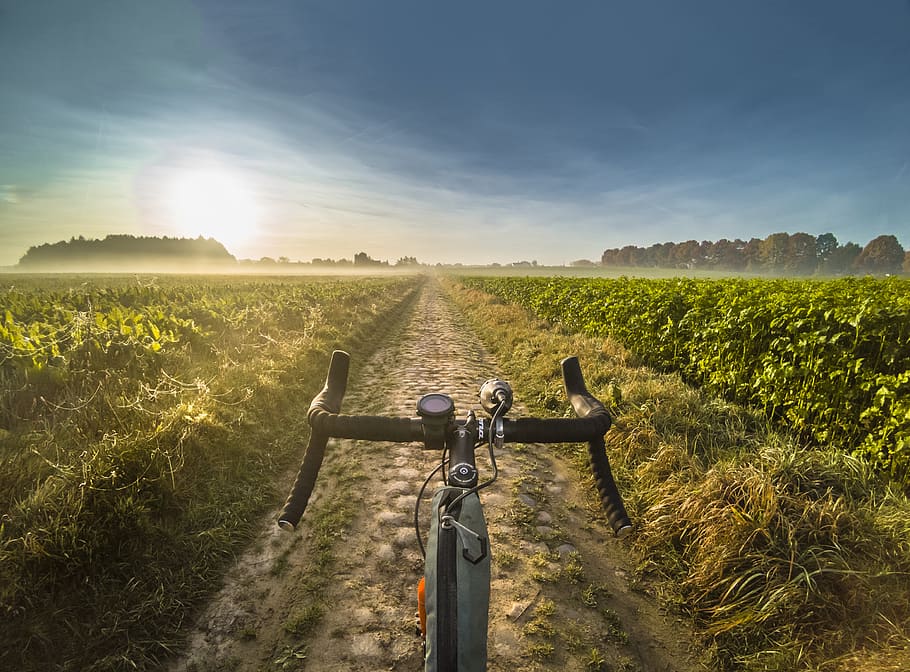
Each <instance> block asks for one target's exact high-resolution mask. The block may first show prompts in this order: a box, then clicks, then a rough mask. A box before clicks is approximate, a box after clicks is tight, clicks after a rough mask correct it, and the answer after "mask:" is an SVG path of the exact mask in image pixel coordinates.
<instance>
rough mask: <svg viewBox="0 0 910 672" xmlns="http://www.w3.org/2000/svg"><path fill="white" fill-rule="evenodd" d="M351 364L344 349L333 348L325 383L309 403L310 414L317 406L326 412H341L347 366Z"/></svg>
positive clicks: (346, 379)
mask: <svg viewBox="0 0 910 672" xmlns="http://www.w3.org/2000/svg"><path fill="white" fill-rule="evenodd" d="M350 365H351V356H350V355H349V354H348V353H346V352H345V351H344V350H335V351H334V352H333V353H332V361H331V362H329V372H328V374H327V375H326V377H325V385H324V386H323V388H322V391H321V392H320V393H319V394H317V395H316V396H315V397H314V398H313V401H312V402H311V403H310V410H309V411H308V413H307V415H310V414H312V413H313V411H315V410H316V409H317V408H318V409H322V410H323V411H326V412H328V413H341V401H342V400H343V399H344V392H345V390H346V389H347V387H348V368H349V367H350Z"/></svg>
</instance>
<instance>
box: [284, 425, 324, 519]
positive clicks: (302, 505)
mask: <svg viewBox="0 0 910 672" xmlns="http://www.w3.org/2000/svg"><path fill="white" fill-rule="evenodd" d="M327 443H328V436H327V435H325V434H323V433H321V432H316V431H313V432H312V433H311V434H310V441H309V443H308V444H307V447H306V453H305V454H304V457H303V464H301V465H300V471H298V472H297V480H295V481H294V487H292V488H291V494H290V495H288V498H287V501H286V502H285V503H284V508H283V509H281V513H280V514H279V516H278V526H279V527H280V528H281V529H283V530H294V529H296V527H297V523H299V522H300V517H301V516H302V515H303V512H304V510H305V509H306V505H307V504H308V503H309V501H310V495H311V494H313V486H314V485H316V476H318V475H319V467H321V466H322V458H323V457H324V456H325V447H326V444H327Z"/></svg>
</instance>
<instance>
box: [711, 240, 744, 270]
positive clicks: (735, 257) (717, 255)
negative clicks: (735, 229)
mask: <svg viewBox="0 0 910 672" xmlns="http://www.w3.org/2000/svg"><path fill="white" fill-rule="evenodd" d="M744 246H745V243H744V242H743V241H741V240H739V239H737V240H734V241H730V240H727V239H726V238H721V239H720V240H718V241H717V242H716V243H714V249H713V251H712V255H713V263H714V266H716V267H717V268H723V269H726V270H730V271H738V270H741V269H743V268H745V267H746V263H745V258H744V257H743V254H742V250H743V247H744Z"/></svg>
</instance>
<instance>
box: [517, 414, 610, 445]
mask: <svg viewBox="0 0 910 672" xmlns="http://www.w3.org/2000/svg"><path fill="white" fill-rule="evenodd" d="M503 429H504V433H505V439H506V441H508V442H510V443H512V442H514V443H581V442H582V441H590V440H592V439H595V438H597V437H601V436H603V435H604V434H605V433H606V431H607V430H608V429H610V416H609V415H607V414H604V415H594V416H592V417H589V418H517V419H515V420H512V419H510V418H506V419H505V421H504V423H503Z"/></svg>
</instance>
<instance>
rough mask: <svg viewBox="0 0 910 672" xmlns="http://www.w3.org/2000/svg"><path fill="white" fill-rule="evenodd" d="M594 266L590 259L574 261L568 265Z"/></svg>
mask: <svg viewBox="0 0 910 672" xmlns="http://www.w3.org/2000/svg"><path fill="white" fill-rule="evenodd" d="M595 265H596V264H595V263H594V262H593V261H591V260H590V259H576V260H575V261H573V262H571V263H569V266H595Z"/></svg>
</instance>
